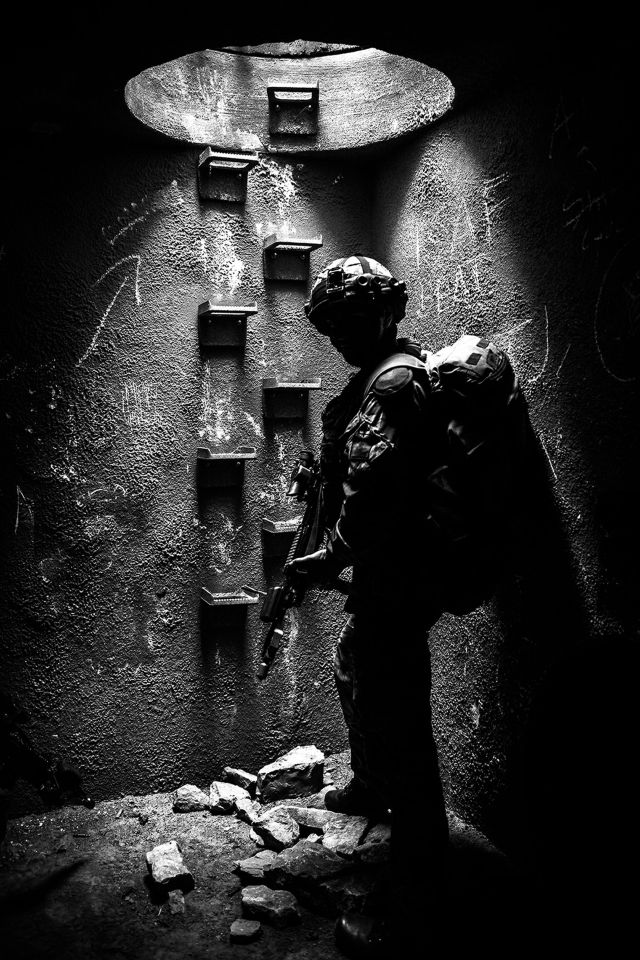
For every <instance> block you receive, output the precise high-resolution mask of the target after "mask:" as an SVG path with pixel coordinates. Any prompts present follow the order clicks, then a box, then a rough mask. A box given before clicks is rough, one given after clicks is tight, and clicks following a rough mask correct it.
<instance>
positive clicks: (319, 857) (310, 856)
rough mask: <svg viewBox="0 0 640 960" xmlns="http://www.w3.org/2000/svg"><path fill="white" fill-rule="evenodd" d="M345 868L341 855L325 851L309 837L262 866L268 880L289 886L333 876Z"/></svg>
mask: <svg viewBox="0 0 640 960" xmlns="http://www.w3.org/2000/svg"><path fill="white" fill-rule="evenodd" d="M345 867H346V864H345V861H344V860H343V859H342V857H339V856H338V855H337V854H335V853H332V852H331V851H330V850H326V849H325V848H324V847H323V846H321V845H320V844H319V843H314V842H313V841H312V840H299V841H298V843H296V844H295V846H293V847H289V848H288V849H287V850H283V851H282V852H281V853H279V854H277V856H276V857H275V858H274V859H273V860H271V861H270V862H268V863H265V865H264V868H263V870H264V877H265V880H266V881H267V883H275V884H277V885H278V886H283V887H288V886H292V885H295V884H296V883H307V882H309V881H311V882H313V881H316V880H318V879H320V878H326V877H334V876H336V874H338V873H341V872H342V871H343V870H344V869H345Z"/></svg>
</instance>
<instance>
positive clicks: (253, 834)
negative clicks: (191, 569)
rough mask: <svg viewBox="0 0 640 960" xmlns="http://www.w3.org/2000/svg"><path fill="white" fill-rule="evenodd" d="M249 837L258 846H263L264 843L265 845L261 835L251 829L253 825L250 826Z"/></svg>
mask: <svg viewBox="0 0 640 960" xmlns="http://www.w3.org/2000/svg"><path fill="white" fill-rule="evenodd" d="M249 838H250V839H251V840H253V842H254V843H255V844H256V845H257V846H259V847H264V845H265V843H264V840H263V839H262V837H261V836H260V835H259V834H257V833H256V832H255V830H254V829H253V827H251V830H249Z"/></svg>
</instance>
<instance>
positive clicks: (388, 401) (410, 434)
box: [327, 368, 425, 569]
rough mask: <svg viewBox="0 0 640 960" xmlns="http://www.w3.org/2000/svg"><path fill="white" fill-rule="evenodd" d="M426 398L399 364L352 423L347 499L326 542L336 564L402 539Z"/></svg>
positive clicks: (348, 435)
mask: <svg viewBox="0 0 640 960" xmlns="http://www.w3.org/2000/svg"><path fill="white" fill-rule="evenodd" d="M381 381H382V382H381ZM424 400H425V391H424V388H423V387H422V385H421V384H420V383H419V382H417V381H416V380H415V378H414V376H413V374H412V372H411V370H409V369H407V368H400V369H397V368H396V369H393V370H391V371H388V372H387V373H385V374H382V376H381V377H379V378H378V380H377V381H376V383H375V384H374V386H373V388H372V389H371V390H370V392H369V394H368V395H367V397H366V399H365V401H364V403H363V405H362V407H361V408H360V410H359V411H358V413H357V415H356V416H355V417H354V419H353V420H352V421H351V423H350V424H349V425H348V427H347V430H346V431H345V439H346V444H345V452H346V457H347V466H348V469H347V477H346V480H345V481H344V483H343V493H344V498H343V501H342V506H341V509H340V516H339V518H338V521H337V523H336V524H335V526H334V527H333V528H332V530H331V531H330V533H329V537H328V542H327V557H328V559H329V560H332V561H333V562H334V563H335V566H336V567H337V568H339V569H342V568H344V567H346V566H350V565H351V564H353V563H354V562H356V563H357V562H360V561H361V560H363V559H366V558H368V559H371V558H373V557H376V556H382V555H383V554H385V555H387V556H388V555H389V554H388V551H389V550H390V549H391V550H392V551H393V547H394V545H397V544H398V542H399V537H400V536H401V530H399V525H400V524H402V523H403V521H406V518H407V516H408V507H409V505H410V502H411V501H412V497H411V494H410V490H409V486H410V482H411V473H412V468H413V467H414V466H415V463H414V461H415V459H416V457H417V456H418V455H419V447H418V446H417V444H416V442H415V441H416V427H419V425H420V424H421V423H422V424H423V423H424V419H423V418H424V411H423V404H424ZM422 436H424V434H422ZM414 506H415V504H414Z"/></svg>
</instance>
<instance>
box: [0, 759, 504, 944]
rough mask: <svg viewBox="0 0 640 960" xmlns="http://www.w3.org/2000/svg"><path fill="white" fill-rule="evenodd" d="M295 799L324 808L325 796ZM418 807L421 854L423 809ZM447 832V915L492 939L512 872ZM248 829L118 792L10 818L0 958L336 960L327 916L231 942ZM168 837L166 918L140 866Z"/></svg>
mask: <svg viewBox="0 0 640 960" xmlns="http://www.w3.org/2000/svg"><path fill="white" fill-rule="evenodd" d="M330 759H331V760H332V761H333V764H332V765H331V766H330V769H331V770H332V773H333V777H334V780H335V782H336V783H338V784H339V783H340V782H343V781H344V778H345V776H346V766H345V763H344V758H343V757H336V758H330ZM301 802H303V803H304V804H306V805H319V804H320V803H321V799H319V798H318V797H315V798H313V797H312V798H305V799H304V800H303V801H301ZM416 812H417V822H416V855H417V856H419V855H420V823H419V805H417V811H416ZM145 817H148V820H146V822H141V821H144V820H145ZM450 825H451V838H452V845H451V846H452V851H451V858H450V865H449V879H448V884H449V892H450V899H451V903H452V911H453V913H454V915H455V916H456V917H459V918H463V919H464V923H462V924H460V925H458V927H459V929H458V933H460V934H461V933H463V932H464V929H465V928H468V925H469V924H471V925H472V926H473V925H474V924H477V923H478V918H479V917H481V918H483V919H482V921H481V922H482V924H483V926H484V927H485V930H486V931H494V932H493V933H491V937H492V938H494V937H495V930H496V929H502V928H503V927H504V926H505V924H506V922H507V921H508V915H509V914H510V912H511V911H510V908H509V907H508V902H507V901H508V897H509V893H508V891H509V890H510V889H513V883H514V875H513V871H512V870H511V868H510V866H509V864H508V862H507V860H506V858H505V857H504V856H503V855H502V854H501V853H499V852H498V851H497V850H496V849H495V848H494V847H492V846H491V844H490V843H489V842H488V841H487V840H486V839H485V838H484V837H482V835H481V834H479V833H478V832H477V831H475V830H473V828H470V827H467V826H466V825H465V824H463V823H462V822H461V821H460V820H457V819H456V818H455V817H454V816H453V815H452V816H451V819H450ZM249 830H250V828H249V826H248V825H247V824H246V823H243V822H241V821H240V820H238V819H237V817H235V816H232V815H226V816H225V815H219V816H214V815H212V814H210V813H208V812H207V813H188V814H185V813H181V814H176V813H173V812H172V795H171V794H152V795H149V796H141V797H124V798H122V799H120V800H114V801H105V802H101V803H98V804H97V805H96V807H95V809H94V810H86V809H84V808H83V807H66V808H63V809H61V810H58V811H55V812H53V813H47V814H46V815H42V814H40V815H31V816H28V817H23V818H21V819H19V820H13V821H10V823H9V827H8V831H7V838H6V842H5V844H4V846H3V851H2V858H1V859H0V943H2V944H3V947H4V949H5V950H6V951H7V952H6V953H5V954H4V955H5V956H7V957H11V958H12V960H18V958H21V960H22V958H25V960H26V958H36V957H37V958H45V957H47V958H49V957H51V958H54V957H55V958H56V960H58V958H64V960H67V958H68V960H76V958H77V960H92V958H103V957H104V958H111V960H119V958H123V960H124V958H127V960H128V958H136V960H147V958H149V960H180V958H183V957H185V958H187V957H188V958H195V960H199V958H210V957H220V958H226V957H231V956H233V957H234V958H236V960H237V958H238V956H239V955H240V956H246V957H247V958H271V957H274V958H275V957H278V958H281V960H284V958H291V960H293V958H301V960H302V958H304V960H316V958H317V960H320V958H324V960H333V958H336V960H337V958H338V957H340V956H341V954H339V953H338V952H337V950H336V948H335V946H334V943H333V926H334V920H333V919H331V918H329V917H324V916H320V915H318V914H316V913H312V912H310V911H309V910H306V909H304V908H303V909H302V915H303V918H302V922H301V923H300V925H299V926H296V927H291V928H288V929H284V930H279V929H274V928H270V927H268V926H267V925H266V924H264V925H263V935H262V937H261V939H260V940H258V941H257V942H255V943H252V944H247V945H236V944H231V943H230V940H229V928H230V925H231V923H232V921H233V920H234V919H236V918H237V917H239V916H240V915H241V911H240V890H241V884H240V880H239V879H238V876H237V874H235V873H234V872H233V867H234V864H235V861H236V860H239V859H242V858H244V857H248V856H251V855H252V854H253V853H255V852H256V850H257V848H256V845H255V843H254V842H253V840H252V839H251V838H250V836H249ZM170 839H175V840H177V841H178V843H179V845H180V846H181V848H182V850H183V856H184V859H185V862H186V864H187V866H188V867H189V869H190V870H191V872H192V874H193V877H194V880H195V887H194V889H193V890H192V891H191V892H190V893H188V894H187V895H186V897H185V903H186V908H185V912H184V914H182V915H180V914H173V913H172V912H171V907H170V904H169V902H168V901H167V900H165V899H163V898H162V896H160V897H159V896H158V894H157V893H155V892H154V891H153V890H152V889H151V886H150V884H149V880H148V871H147V866H146V862H145V854H146V852H147V851H148V850H150V849H151V848H152V847H153V846H155V845H156V844H158V843H160V842H163V841H165V840H170ZM438 919H439V918H430V917H428V915H425V917H423V918H420V922H422V923H424V924H425V930H426V929H428V928H429V927H430V926H431V925H432V924H433V923H435V922H437V921H438ZM448 925H449V924H448ZM455 927H456V924H455V923H454V941H455V934H456V931H455ZM425 955H427V954H425ZM519 955H521V954H519Z"/></svg>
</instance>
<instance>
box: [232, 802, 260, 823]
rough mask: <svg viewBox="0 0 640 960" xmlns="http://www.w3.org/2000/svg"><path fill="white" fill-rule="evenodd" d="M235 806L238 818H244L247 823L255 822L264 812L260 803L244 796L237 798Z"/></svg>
mask: <svg viewBox="0 0 640 960" xmlns="http://www.w3.org/2000/svg"><path fill="white" fill-rule="evenodd" d="M235 808H236V813H237V814H238V818H239V819H240V820H244V822H245V823H254V822H255V821H256V820H257V819H258V818H259V817H260V816H261V814H262V810H261V808H260V804H259V803H256V802H255V800H249V799H245V798H244V797H241V798H240V799H239V800H236V802H235Z"/></svg>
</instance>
